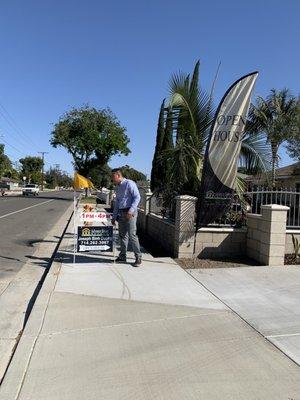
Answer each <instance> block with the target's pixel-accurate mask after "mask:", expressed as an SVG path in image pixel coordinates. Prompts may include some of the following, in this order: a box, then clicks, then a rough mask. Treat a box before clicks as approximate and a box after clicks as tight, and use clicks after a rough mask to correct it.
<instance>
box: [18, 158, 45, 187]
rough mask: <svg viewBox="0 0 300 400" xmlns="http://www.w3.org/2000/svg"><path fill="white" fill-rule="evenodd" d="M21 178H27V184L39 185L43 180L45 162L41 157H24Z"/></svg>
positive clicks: (21, 160)
mask: <svg viewBox="0 0 300 400" xmlns="http://www.w3.org/2000/svg"><path fill="white" fill-rule="evenodd" d="M19 161H20V164H21V177H23V176H26V177H27V182H32V183H39V182H40V181H41V179H42V167H43V160H42V159H41V158H40V157H31V156H28V157H24V158H21V159H20V160H19Z"/></svg>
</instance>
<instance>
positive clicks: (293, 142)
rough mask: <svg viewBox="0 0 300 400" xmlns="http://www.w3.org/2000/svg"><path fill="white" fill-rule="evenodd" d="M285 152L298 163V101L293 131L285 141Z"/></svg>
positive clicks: (299, 118) (299, 114) (299, 158)
mask: <svg viewBox="0 0 300 400" xmlns="http://www.w3.org/2000/svg"><path fill="white" fill-rule="evenodd" d="M286 148H287V151H288V154H289V155H290V157H292V158H294V159H296V160H298V161H300V99H299V98H298V101H297V109H296V116H295V125H294V129H293V131H292V132H291V137H290V138H289V139H288V141H287V146H286Z"/></svg>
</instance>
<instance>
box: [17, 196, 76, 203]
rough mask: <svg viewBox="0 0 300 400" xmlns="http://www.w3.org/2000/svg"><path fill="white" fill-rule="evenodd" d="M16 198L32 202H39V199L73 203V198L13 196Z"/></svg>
mask: <svg viewBox="0 0 300 400" xmlns="http://www.w3.org/2000/svg"><path fill="white" fill-rule="evenodd" d="M15 197H18V198H22V199H32V200H40V199H44V200H62V201H69V202H71V201H73V197H61V196H57V195H56V196H55V195H54V196H41V195H40V196H22V195H19V196H15Z"/></svg>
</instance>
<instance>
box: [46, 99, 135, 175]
mask: <svg viewBox="0 0 300 400" xmlns="http://www.w3.org/2000/svg"><path fill="white" fill-rule="evenodd" d="M50 143H51V144H52V146H53V147H58V146H61V147H64V148H65V149H67V151H68V152H69V153H70V154H71V155H72V157H73V160H74V166H75V168H76V170H77V171H78V172H79V173H81V174H82V175H84V176H88V175H89V174H90V171H91V170H92V169H93V168H95V167H105V165H106V164H107V163H108V161H109V159H110V158H111V157H112V156H113V155H116V154H124V155H128V154H129V153H130V150H129V148H128V143H129V138H128V137H127V135H126V129H125V128H124V127H122V126H121V125H120V122H119V121H118V119H117V117H116V116H115V115H114V114H113V112H112V111H111V110H110V109H99V110H97V109H96V108H90V107H88V106H85V107H82V108H78V109H76V108H73V109H72V110H71V111H69V112H67V113H66V114H64V115H63V116H62V117H61V118H60V120H59V122H58V123H56V124H55V126H54V130H53V132H52V138H51V140H50Z"/></svg>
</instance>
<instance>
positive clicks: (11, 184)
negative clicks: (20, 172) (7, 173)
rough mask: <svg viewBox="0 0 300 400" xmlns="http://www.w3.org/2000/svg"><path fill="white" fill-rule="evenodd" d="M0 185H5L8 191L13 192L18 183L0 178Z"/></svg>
mask: <svg viewBox="0 0 300 400" xmlns="http://www.w3.org/2000/svg"><path fill="white" fill-rule="evenodd" d="M0 184H1V185H2V186H4V185H5V187H6V188H7V189H8V190H15V189H17V188H18V187H19V181H17V180H15V179H11V178H7V177H2V178H0Z"/></svg>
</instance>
